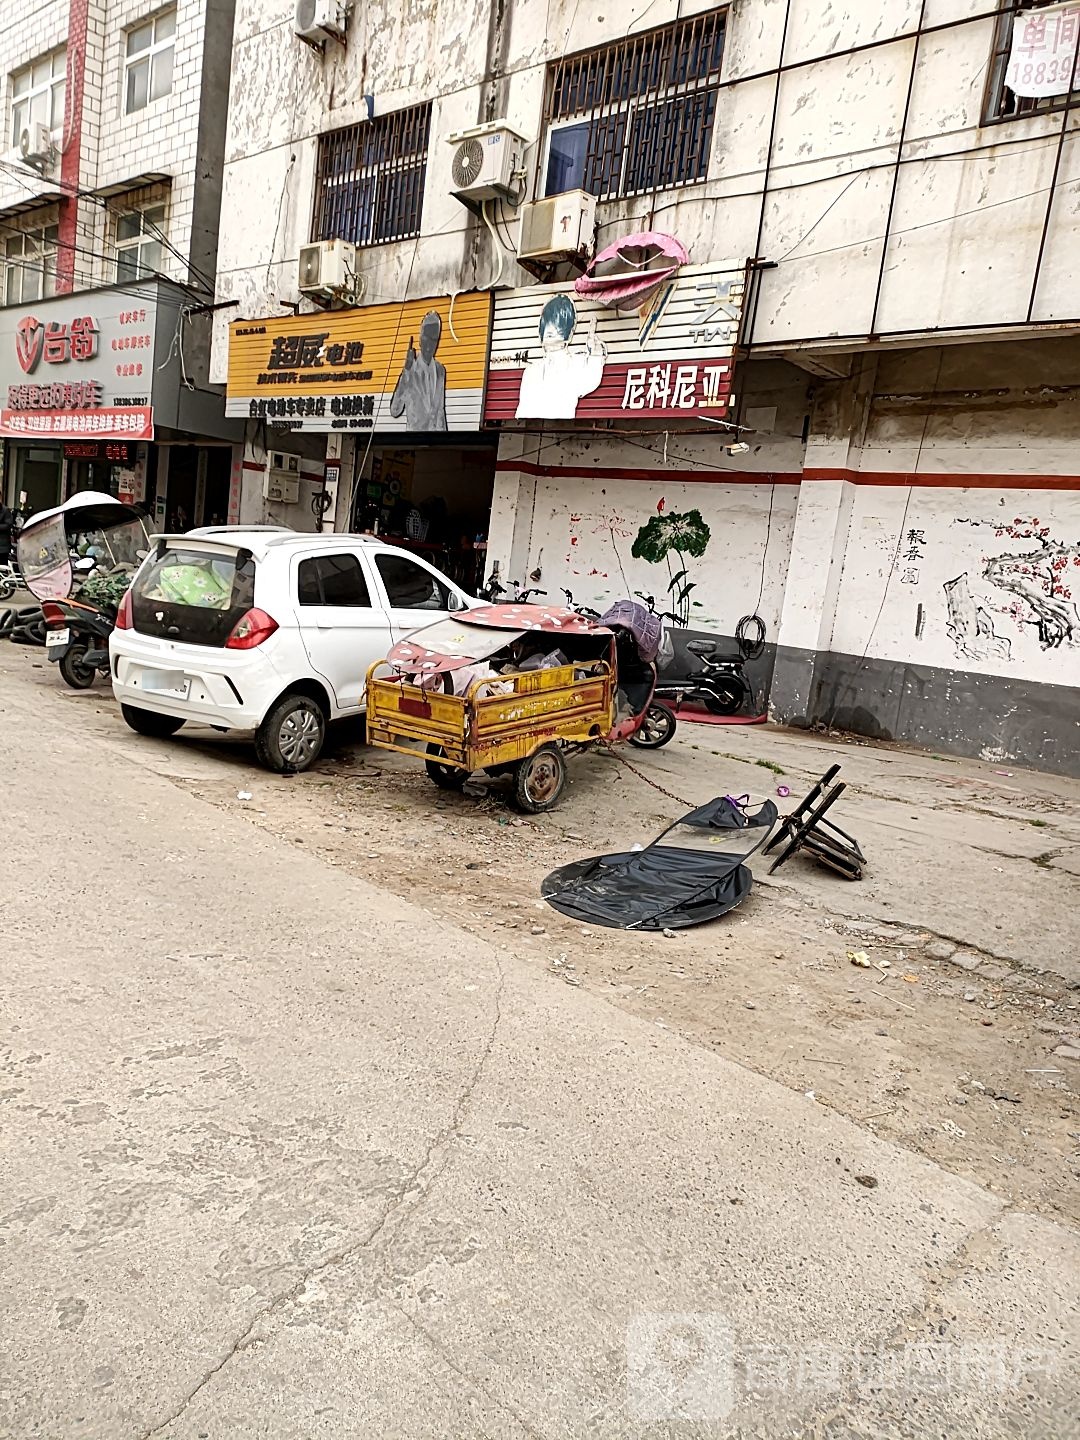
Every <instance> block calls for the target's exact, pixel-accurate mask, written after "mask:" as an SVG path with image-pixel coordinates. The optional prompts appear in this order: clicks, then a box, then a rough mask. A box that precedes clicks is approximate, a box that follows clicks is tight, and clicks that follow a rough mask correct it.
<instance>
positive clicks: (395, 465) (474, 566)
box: [351, 435, 498, 595]
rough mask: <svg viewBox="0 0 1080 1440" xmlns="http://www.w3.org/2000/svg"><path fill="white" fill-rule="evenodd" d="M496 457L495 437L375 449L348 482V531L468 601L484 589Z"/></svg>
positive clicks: (376, 444)
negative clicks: (411, 556) (403, 557)
mask: <svg viewBox="0 0 1080 1440" xmlns="http://www.w3.org/2000/svg"><path fill="white" fill-rule="evenodd" d="M358 448H359V447H358ZM497 457H498V437H493V439H492V440H490V441H489V439H488V437H486V436H479V435H478V436H477V437H476V438H475V441H473V440H472V439H470V441H469V443H467V444H462V443H461V441H460V439H455V441H454V443H448V444H437V443H436V444H425V445H416V446H408V445H393V444H389V443H387V444H383V445H380V444H379V443H378V442H376V443H375V444H373V445H372V447H371V453H370V455H369V456H368V457H367V464H366V466H365V468H364V471H363V473H362V474H361V475H360V476H358V478H357V481H356V489H355V495H354V499H353V511H352V520H351V525H352V529H353V530H355V531H358V532H361V533H362V532H364V531H372V530H373V531H375V532H377V533H378V534H380V535H383V536H385V537H386V538H387V539H390V540H394V541H395V542H396V543H398V544H400V545H402V546H403V547H404V548H405V549H407V550H412V551H413V552H414V553H415V554H418V555H423V556H424V557H425V558H426V559H428V560H430V561H431V563H432V564H433V565H436V566H438V568H439V569H440V570H442V571H443V572H444V574H446V575H449V577H450V578H451V579H452V580H454V581H456V582H457V584H459V585H460V586H461V587H462V589H464V590H467V591H468V592H469V593H470V594H471V595H475V594H476V593H477V591H478V590H479V588H480V586H481V585H482V584H483V583H484V567H485V563H486V559H487V536H488V526H489V524H490V520H491V500H492V496H493V494H494V489H495V461H496V459H497ZM358 458H362V457H358Z"/></svg>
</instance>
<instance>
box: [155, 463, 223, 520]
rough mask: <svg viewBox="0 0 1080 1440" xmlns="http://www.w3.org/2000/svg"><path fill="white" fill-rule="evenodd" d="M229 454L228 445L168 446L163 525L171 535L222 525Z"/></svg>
mask: <svg viewBox="0 0 1080 1440" xmlns="http://www.w3.org/2000/svg"><path fill="white" fill-rule="evenodd" d="M231 466H232V451H231V450H230V448H229V447H228V446H227V445H170V446H169V483H168V493H167V496H166V502H165V503H166V515H167V520H166V524H167V526H168V528H169V530H170V531H172V532H173V533H174V534H179V533H182V532H183V531H185V530H194V529H195V528H196V527H197V526H200V525H224V524H225V523H226V520H227V517H228V514H229V476H230V471H231Z"/></svg>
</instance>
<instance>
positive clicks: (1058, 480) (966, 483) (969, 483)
mask: <svg viewBox="0 0 1080 1440" xmlns="http://www.w3.org/2000/svg"><path fill="white" fill-rule="evenodd" d="M803 479H804V480H850V481H851V483H852V484H853V485H911V486H914V487H915V488H916V489H920V490H1080V475H968V474H966V473H964V474H951V475H927V474H921V473H920V474H918V475H914V474H912V473H911V472H909V471H904V470H828V469H821V470H816V469H807V470H804V471H803Z"/></svg>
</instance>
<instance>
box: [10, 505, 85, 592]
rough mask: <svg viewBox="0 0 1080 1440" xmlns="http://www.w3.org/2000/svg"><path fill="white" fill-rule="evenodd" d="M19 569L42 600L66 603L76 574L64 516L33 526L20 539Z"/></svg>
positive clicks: (27, 584)
mask: <svg viewBox="0 0 1080 1440" xmlns="http://www.w3.org/2000/svg"><path fill="white" fill-rule="evenodd" d="M18 551H19V569H20V570H21V571H22V573H23V580H24V581H25V582H26V588H27V589H28V590H29V591H30V593H31V595H33V596H34V597H35V598H36V599H38V600H66V599H67V597H68V596H69V595H70V594H71V586H72V579H73V571H72V564H71V554H70V550H69V547H68V539H67V533H66V531H65V529H64V517H63V515H54V516H53V517H52V518H51V519H49V520H43V521H41V522H40V523H39V524H37V525H29V526H27V528H26V529H24V530H23V532H22V534H21V535H20V536H19V545H18Z"/></svg>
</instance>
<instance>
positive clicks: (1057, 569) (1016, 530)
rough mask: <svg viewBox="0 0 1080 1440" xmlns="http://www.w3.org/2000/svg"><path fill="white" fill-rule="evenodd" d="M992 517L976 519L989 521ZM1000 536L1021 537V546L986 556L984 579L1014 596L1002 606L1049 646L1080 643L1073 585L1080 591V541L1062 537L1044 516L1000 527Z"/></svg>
mask: <svg viewBox="0 0 1080 1440" xmlns="http://www.w3.org/2000/svg"><path fill="white" fill-rule="evenodd" d="M989 523H991V521H985V520H984V521H972V524H989ZM994 534H995V537H998V539H1004V537H1008V539H1009V540H1017V541H1020V549H1018V550H1015V552H1012V547H1009V553H1007V554H998V556H989V557H988V556H984V570H982V573H984V579H985V580H988V582H989V585H992V586H994V588H995V590H999V592H1002V593H1004V595H1005V596H1008V599H1007V600H1005V602H1004V603H998V605H996V609H998V611H999V613H1002V615H1005V616H1008V618H1009V619H1011V621H1012V622H1014V624H1015V625H1017V626H1021V628H1022V626H1028V628H1031V629H1034V632H1035V634H1037V636H1038V644H1040V645H1041V647H1043V649H1057V648H1058V647H1061V645H1077V644H1080V612H1077V606H1076V600H1074V599H1073V589H1074V588H1076V590H1077V593H1080V575H1077V573H1076V572H1077V570H1079V569H1080V541H1073V543H1071V544H1070V543H1067V541H1061V540H1056V539H1054V537H1053V533H1051V526H1047V524H1041V523H1040V520H1038V517H1030V518H1024V517H1021V516H1017V518H1015V520H1012V521H1011V524H998V526H994Z"/></svg>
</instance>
